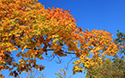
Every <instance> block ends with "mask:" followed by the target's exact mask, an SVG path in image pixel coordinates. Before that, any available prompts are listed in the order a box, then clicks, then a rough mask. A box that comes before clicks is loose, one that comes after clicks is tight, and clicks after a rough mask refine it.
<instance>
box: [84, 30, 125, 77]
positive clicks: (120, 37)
mask: <svg viewBox="0 0 125 78" xmlns="http://www.w3.org/2000/svg"><path fill="white" fill-rule="evenodd" d="M124 41H125V34H124V33H122V32H119V31H118V32H117V38H116V39H115V40H114V42H115V43H117V44H120V45H119V49H120V51H119V52H118V53H117V55H115V56H114V58H113V59H109V58H108V59H106V60H105V61H104V62H103V64H102V65H98V64H97V65H95V66H93V67H91V68H89V69H88V70H87V75H86V76H87V77H88V78H99V77H101V78H105V77H110V78H124V77H125V47H124V46H125V42H124Z"/></svg>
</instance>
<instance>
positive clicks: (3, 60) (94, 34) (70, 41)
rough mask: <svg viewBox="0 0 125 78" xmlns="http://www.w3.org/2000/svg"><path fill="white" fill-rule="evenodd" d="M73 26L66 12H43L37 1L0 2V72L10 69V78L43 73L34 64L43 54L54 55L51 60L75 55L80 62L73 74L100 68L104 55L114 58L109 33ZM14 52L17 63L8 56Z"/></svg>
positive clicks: (113, 46) (113, 47)
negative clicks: (35, 71) (33, 72)
mask: <svg viewBox="0 0 125 78" xmlns="http://www.w3.org/2000/svg"><path fill="white" fill-rule="evenodd" d="M75 22H76V20H75V18H73V16H72V15H71V14H70V12H69V11H67V10H64V9H62V8H61V9H60V8H54V7H53V8H52V9H50V8H47V9H45V8H44V5H42V4H40V3H38V0H0V71H2V70H6V69H9V70H10V71H12V72H11V73H10V75H11V76H14V77H16V76H18V75H19V74H21V72H22V71H26V72H28V70H31V68H33V67H34V68H36V69H40V70H43V69H44V68H45V66H42V65H38V64H36V58H38V59H41V60H44V58H43V57H42V56H43V54H44V53H45V54H46V55H47V54H48V52H49V51H53V53H52V55H53V56H54V55H58V56H60V57H62V56H67V54H75V55H76V56H77V57H78V58H79V59H77V60H76V61H75V62H74V64H75V66H74V68H73V74H75V73H76V72H82V71H83V70H85V69H86V68H90V67H92V66H94V65H97V63H98V62H99V63H100V64H102V63H103V59H104V58H105V55H108V56H110V55H112V56H114V55H116V54H117V51H119V47H118V45H117V44H116V43H114V42H113V39H112V38H111V37H112V36H113V35H112V34H111V33H109V32H107V31H105V30H96V29H93V30H91V31H89V30H85V31H83V29H82V28H81V27H77V26H76V23H75ZM78 45H80V46H78ZM19 48H21V50H22V51H21V52H19ZM25 49H28V51H27V52H24V50H25ZM15 50H16V51H17V52H18V54H17V55H16V56H17V57H21V59H20V60H19V63H18V62H16V61H15V59H14V57H13V56H12V53H11V52H12V51H15ZM29 58H30V59H29ZM14 68H16V70H15V69H14ZM0 76H1V77H3V76H2V74H1V75H0Z"/></svg>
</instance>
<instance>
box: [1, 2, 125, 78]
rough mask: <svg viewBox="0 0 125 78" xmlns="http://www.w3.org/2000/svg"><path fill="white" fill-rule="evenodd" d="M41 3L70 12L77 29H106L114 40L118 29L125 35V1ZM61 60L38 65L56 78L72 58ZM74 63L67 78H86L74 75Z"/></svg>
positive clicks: (70, 66) (79, 74) (48, 75)
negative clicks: (58, 72) (43, 66)
mask: <svg viewBox="0 0 125 78" xmlns="http://www.w3.org/2000/svg"><path fill="white" fill-rule="evenodd" d="M39 2H41V4H43V5H45V8H47V7H55V8H63V9H65V10H70V13H71V14H72V15H73V16H74V18H75V19H77V20H78V21H77V22H76V24H77V27H82V28H83V30H86V29H89V30H92V29H98V30H100V29H102V30H104V29H105V30H106V31H108V32H110V33H112V34H113V35H114V37H113V38H116V32H117V29H119V30H120V31H121V32H124V33H125V31H124V29H125V0H39ZM61 59H62V60H63V62H62V63H61V64H57V63H56V62H55V60H57V58H55V59H53V61H50V62H48V61H47V60H46V59H45V60H42V61H40V60H38V61H37V63H38V64H42V65H45V66H46V68H45V70H44V71H43V74H44V75H46V76H45V77H48V78H56V77H57V76H56V75H55V72H57V70H59V69H63V68H64V66H66V65H67V63H68V61H69V60H70V59H71V57H70V56H67V57H62V58H61ZM74 61H75V60H74ZM72 62H73V61H72ZM72 62H70V64H69V68H68V71H67V77H66V78H69V77H70V76H71V78H81V77H83V78H85V74H84V73H77V74H76V75H74V76H73V75H72V68H73V64H72ZM2 73H4V75H5V74H7V73H6V71H2ZM5 78H8V76H6V77H5ZM10 78H12V77H10ZM22 78H25V75H24V74H22ZM36 78H37V76H36Z"/></svg>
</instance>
